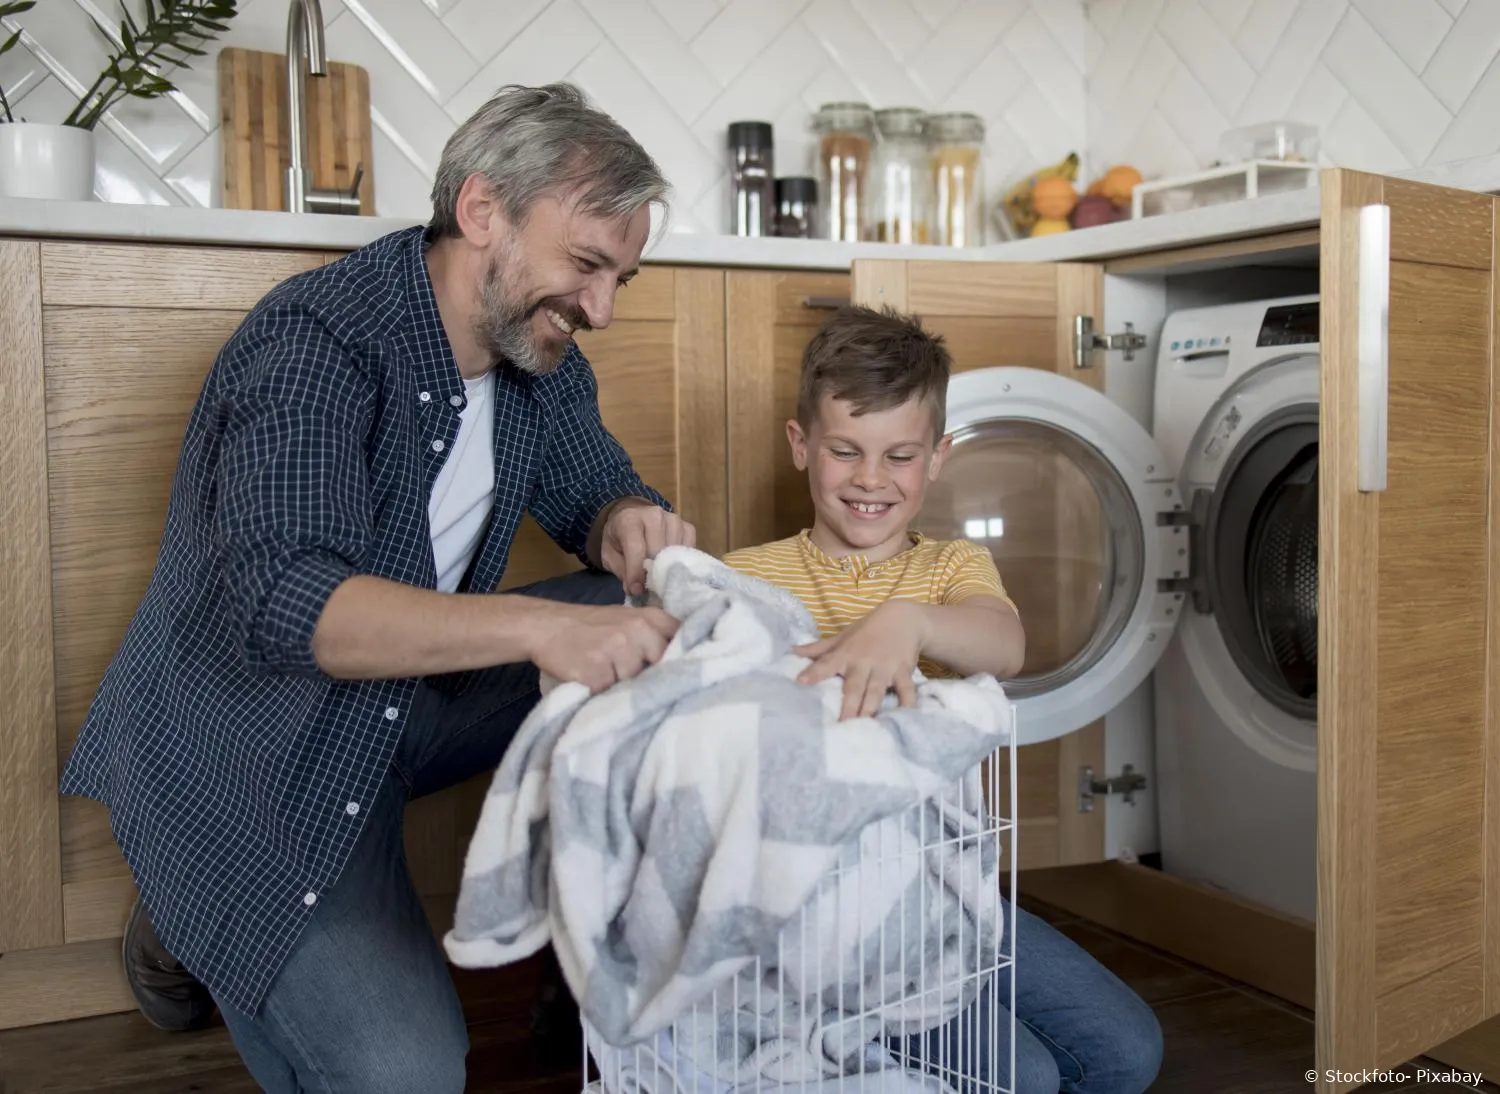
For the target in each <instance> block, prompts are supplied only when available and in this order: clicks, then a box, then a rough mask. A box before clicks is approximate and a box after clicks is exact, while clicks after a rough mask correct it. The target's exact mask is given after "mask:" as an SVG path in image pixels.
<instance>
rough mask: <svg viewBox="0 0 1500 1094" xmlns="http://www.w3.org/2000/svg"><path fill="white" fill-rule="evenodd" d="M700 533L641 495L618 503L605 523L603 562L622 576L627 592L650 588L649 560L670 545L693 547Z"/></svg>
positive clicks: (601, 554)
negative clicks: (647, 582) (648, 577)
mask: <svg viewBox="0 0 1500 1094" xmlns="http://www.w3.org/2000/svg"><path fill="white" fill-rule="evenodd" d="M697 542H698V533H697V532H696V531H695V530H694V528H693V526H692V525H691V524H689V523H688V522H687V521H685V520H683V519H682V518H681V517H679V516H678V515H677V514H676V513H669V512H667V511H666V510H665V509H661V508H658V507H657V506H655V505H652V504H651V503H650V502H648V501H645V500H644V499H640V498H624V499H621V501H620V502H619V503H617V504H616V505H615V507H614V509H613V510H611V512H610V514H609V518H608V520H607V521H606V522H605V525H604V534H603V536H602V537H601V538H600V542H599V564H600V565H601V566H603V567H604V569H606V570H608V571H609V572H610V573H612V574H614V575H615V576H616V577H617V578H619V579H620V583H621V584H622V585H624V586H625V592H626V593H627V594H629V595H630V596H640V595H641V594H642V593H643V592H645V591H646V561H647V560H648V559H653V558H655V557H656V556H657V555H659V554H660V553H661V552H662V550H663V549H664V548H666V547H675V546H684V547H693V546H696V545H697Z"/></svg>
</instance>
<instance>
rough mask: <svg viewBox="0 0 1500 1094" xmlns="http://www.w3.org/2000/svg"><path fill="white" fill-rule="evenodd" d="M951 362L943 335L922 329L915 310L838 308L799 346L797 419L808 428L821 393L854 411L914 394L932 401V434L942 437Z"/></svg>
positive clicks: (895, 404)
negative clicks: (799, 368) (803, 348)
mask: <svg viewBox="0 0 1500 1094" xmlns="http://www.w3.org/2000/svg"><path fill="white" fill-rule="evenodd" d="M952 368H953V359H952V357H951V355H950V354H949V353H948V347H947V346H946V345H945V344H944V342H943V338H942V336H941V335H934V334H929V333H928V332H927V331H925V330H923V329H922V325H921V322H920V321H919V320H918V318H917V317H916V316H914V315H903V314H902V313H900V312H898V311H896V310H895V309H894V308H891V307H889V306H886V307H883V308H881V309H880V310H879V311H876V310H875V309H874V308H867V307H861V306H852V307H847V306H846V307H843V308H840V309H839V311H838V312H837V313H836V314H835V315H834V316H833V317H832V318H830V319H829V320H828V322H826V323H824V324H823V326H822V327H821V328H819V330H818V333H817V334H815V335H813V338H812V341H810V342H808V344H807V348H806V349H805V350H803V352H802V384H801V387H800V389H799V390H798V393H797V421H798V422H799V423H800V424H801V426H802V428H803V429H808V428H810V427H811V425H812V423H813V420H814V419H815V418H817V416H818V403H819V401H820V400H821V399H822V397H823V396H824V395H831V396H832V397H833V398H835V399H839V400H841V401H843V402H847V403H849V404H851V406H852V407H853V412H854V414H856V415H859V414H866V413H869V412H870V411H879V410H890V409H892V408H894V407H898V406H902V405H904V404H905V403H906V402H907V400H909V399H911V398H912V397H913V396H916V397H919V398H924V399H929V400H930V401H931V405H932V428H933V437H934V439H936V438H939V437H942V435H943V432H944V429H945V428H946V425H947V402H948V374H949V372H950V371H951V370H952Z"/></svg>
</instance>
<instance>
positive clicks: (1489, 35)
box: [1086, 0, 1500, 177]
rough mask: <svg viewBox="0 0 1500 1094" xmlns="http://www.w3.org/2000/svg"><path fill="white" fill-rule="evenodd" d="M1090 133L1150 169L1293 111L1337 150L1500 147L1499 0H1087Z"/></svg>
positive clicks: (1388, 157)
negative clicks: (1229, 133)
mask: <svg viewBox="0 0 1500 1094" xmlns="http://www.w3.org/2000/svg"><path fill="white" fill-rule="evenodd" d="M1086 10H1087V12H1088V28H1089V29H1088V36H1089V42H1088V52H1087V58H1088V63H1087V71H1088V99H1089V107H1088V126H1087V132H1088V144H1089V148H1090V151H1091V152H1092V154H1093V158H1094V161H1095V162H1096V163H1105V164H1107V163H1110V162H1117V161H1128V162H1130V163H1133V164H1134V165H1135V166H1137V167H1139V168H1140V169H1141V170H1142V171H1143V172H1144V173H1145V174H1146V175H1147V176H1148V177H1149V176H1160V175H1173V174H1180V173H1184V172H1190V171H1194V170H1197V169H1198V168H1200V167H1202V166H1205V165H1207V164H1208V163H1211V162H1212V161H1213V160H1215V159H1216V158H1217V157H1218V155H1219V148H1218V144H1219V137H1220V135H1221V134H1223V133H1224V132H1225V131H1226V130H1228V129H1233V128H1236V127H1238V126H1242V125H1251V124H1254V123H1257V122H1264V121H1273V120H1283V119H1285V120H1295V121H1301V122H1306V123H1308V124H1311V125H1316V126H1317V127H1318V128H1319V130H1320V131H1321V133H1320V136H1321V141H1322V153H1321V156H1320V159H1321V160H1322V162H1324V163H1325V164H1331V165H1337V166H1340V167H1350V168H1355V169H1359V170H1364V171H1376V172H1381V171H1399V170H1402V169H1404V168H1409V167H1420V166H1424V165H1430V164H1439V163H1447V162H1450V161H1452V160H1459V159H1468V158H1470V157H1472V156H1488V155H1493V154H1494V153H1495V152H1496V151H1500V0H1352V2H1351V0H1088V3H1087V4H1086Z"/></svg>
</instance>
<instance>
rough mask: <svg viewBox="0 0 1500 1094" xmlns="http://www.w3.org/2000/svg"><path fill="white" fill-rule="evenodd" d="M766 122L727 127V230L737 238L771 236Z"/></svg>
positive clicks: (772, 180)
mask: <svg viewBox="0 0 1500 1094" xmlns="http://www.w3.org/2000/svg"><path fill="white" fill-rule="evenodd" d="M772 143H773V142H772V136H771V123H770V122H732V123H730V126H729V158H730V169H729V230H730V232H731V233H732V234H733V235H737V236H768V235H771V234H772V231H773V228H774V223H775V216H776V172H775V170H774V157H773V155H772Z"/></svg>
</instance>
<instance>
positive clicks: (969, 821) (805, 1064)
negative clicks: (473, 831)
mask: <svg viewBox="0 0 1500 1094" xmlns="http://www.w3.org/2000/svg"><path fill="white" fill-rule="evenodd" d="M1015 739H1016V733H1015V726H1014V725H1012V733H1011V737H1010V743H1009V744H1008V745H1007V746H1005V747H1003V748H1001V749H999V750H997V751H996V752H995V753H993V754H992V755H991V756H990V757H989V758H988V759H987V760H985V761H984V762H983V763H982V764H980V765H979V766H978V767H976V768H975V769H973V770H972V771H971V772H969V773H968V774H967V775H966V776H965V777H964V778H963V779H961V780H960V781H959V782H958V783H956V784H954V786H953V787H952V788H950V790H949V791H948V792H947V793H946V794H944V795H941V796H939V797H937V798H933V799H929V800H928V801H927V802H924V803H922V804H920V805H917V806H915V807H912V808H910V809H908V810H906V811H905V812H904V813H903V814H901V815H900V816H898V817H893V818H888V819H887V820H885V821H880V822H877V823H876V824H872V825H870V826H868V827H867V828H866V829H865V830H864V831H863V832H862V833H861V835H860V837H859V839H858V841H857V843H853V844H851V845H849V846H848V847H847V848H846V849H845V852H846V853H845V854H844V855H843V856H842V857H841V859H840V861H839V864H838V866H837V867H836V868H835V869H834V870H833V871H832V872H830V873H829V874H828V875H827V877H826V878H825V879H824V882H823V884H822V885H821V886H820V887H819V889H818V890H817V891H816V892H815V893H814V895H813V897H812V898H811V900H809V901H808V903H806V904H805V905H804V906H803V907H802V909H801V911H800V912H799V913H798V914H797V915H796V916H795V917H794V918H793V919H792V920H791V921H790V922H789V923H788V924H787V925H786V926H785V927H784V928H783V929H782V931H781V932H780V935H779V938H778V941H777V944H776V948H775V952H774V953H766V954H762V955H761V956H760V957H758V958H757V959H756V960H755V961H753V962H752V963H751V964H750V965H748V966H746V967H744V968H743V969H742V970H741V971H740V972H739V973H738V974H737V975H735V976H734V978H733V979H732V980H730V981H729V982H727V983H725V984H722V985H721V986H718V987H716V988H715V989H714V990H713V992H712V994H711V995H709V996H708V997H707V998H705V999H702V1000H700V1001H699V1002H698V1003H697V1004H696V1005H695V1006H693V1008H692V1009H691V1010H690V1011H688V1012H687V1013H684V1014H681V1015H679V1016H678V1017H677V1018H676V1020H675V1021H674V1022H673V1023H672V1024H671V1026H670V1027H669V1028H667V1029H663V1030H661V1031H660V1032H658V1033H657V1034H656V1035H655V1036H654V1037H652V1038H648V1039H647V1040H646V1041H644V1042H640V1043H636V1044H634V1045H630V1046H625V1047H615V1046H612V1045H610V1044H608V1043H606V1042H605V1041H604V1040H603V1038H602V1037H600V1036H599V1034H598V1033H597V1031H595V1030H594V1029H593V1028H592V1027H591V1026H590V1025H589V1022H588V1020H587V1019H586V1018H585V1019H584V1021H583V1092H584V1094H742V1092H749V1091H780V1090H787V1091H800V1092H807V1094H846V1092H847V1094H856V1092H869V1094H1001V1092H1005V1094H1012V1092H1013V1090H1014V1087H1013V1083H1014V1079H1013V1076H1014V1075H1015V1073H1016V1059H1015V1017H1014V1016H1015V964H1016V954H1015V937H1016V914H1015V895H1016V853H1015V835H1016V754H1015V750H1016V746H1015Z"/></svg>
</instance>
